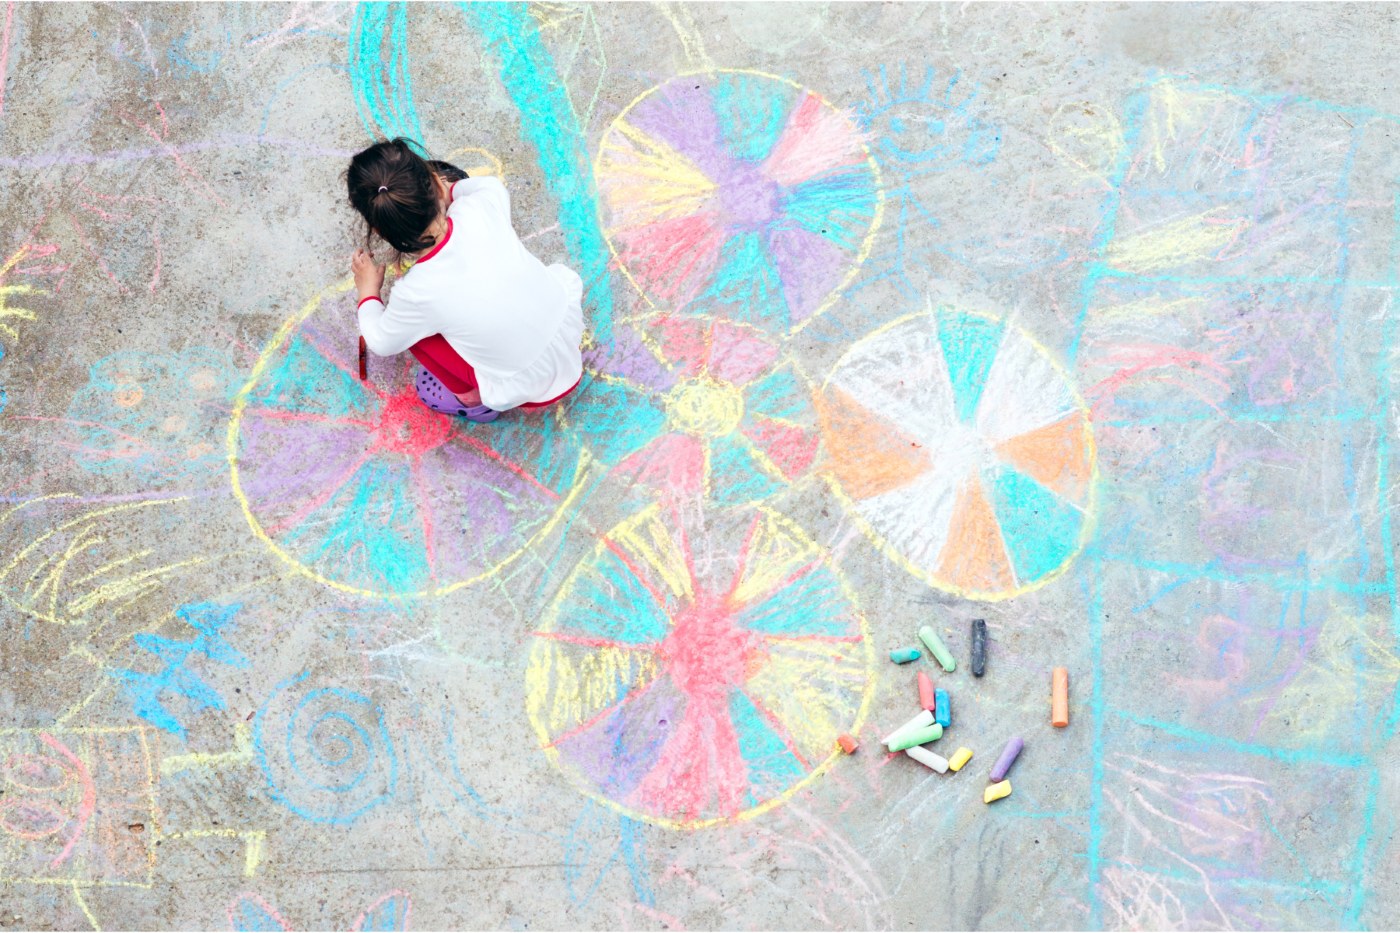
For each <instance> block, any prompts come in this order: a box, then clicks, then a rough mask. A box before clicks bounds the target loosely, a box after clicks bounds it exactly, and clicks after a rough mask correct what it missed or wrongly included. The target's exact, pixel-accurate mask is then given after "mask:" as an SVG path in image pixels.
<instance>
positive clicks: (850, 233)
mask: <svg viewBox="0 0 1400 933" xmlns="http://www.w3.org/2000/svg"><path fill="white" fill-rule="evenodd" d="M594 171H595V174H596V177H597V179H598V188H599V192H600V194H601V198H602V201H601V207H602V210H603V217H604V224H605V232H606V235H607V237H608V245H609V247H610V248H611V249H612V251H613V255H614V257H615V258H616V260H617V262H618V264H619V267H620V268H621V269H622V271H623V272H624V274H626V275H627V277H628V279H629V280H630V281H631V282H632V284H633V285H634V286H636V288H637V289H638V291H639V292H640V293H641V294H642V296H643V297H644V298H645V299H646V301H647V303H648V305H650V306H651V307H653V308H659V309H661V310H666V311H673V312H674V311H680V310H683V309H687V308H691V307H693V308H695V309H696V310H699V311H702V312H705V313H711V314H715V315H717V316H721V317H725V318H730V319H733V320H736V321H741V322H744V323H749V324H754V325H759V326H762V327H764V328H765V329H768V330H770V331H771V332H773V333H778V334H783V333H787V332H789V331H790V330H796V329H799V328H801V327H802V326H803V325H804V324H805V323H806V322H807V321H809V320H811V318H812V317H813V316H814V315H816V314H819V313H821V312H822V311H824V310H826V308H828V307H830V305H831V304H832V302H834V301H835V300H836V297H837V295H838V294H839V293H840V291H841V289H842V288H843V287H844V286H845V285H846V283H848V282H849V281H850V280H851V278H852V277H853V276H854V275H855V273H856V271H857V269H858V268H859V266H860V264H861V263H862V262H864V261H865V258H866V256H867V255H868V254H869V252H870V245H871V242H872V239H873V237H874V234H875V231H876V229H877V228H878V227H879V225H880V218H881V215H882V213H883V210H884V199H883V194H882V191H881V188H880V173H879V169H878V168H877V166H876V164H875V161H874V160H873V159H872V158H871V156H870V153H869V151H868V150H867V148H866V146H865V143H864V137H863V135H862V133H861V131H860V130H859V129H858V127H857V126H856V123H855V121H854V119H853V118H852V116H851V115H850V114H848V113H846V112H843V111H840V110H837V109H836V108H835V107H833V106H832V105H831V104H829V103H828V102H827V101H825V100H824V99H822V98H821V97H820V96H818V95H817V94H816V93H815V92H813V91H810V90H807V89H806V88H803V87H802V86H800V85H798V84H795V83H793V82H791V81H788V80H786V79H784V78H780V77H777V76H775V75H768V74H763V73H761V72H750V71H708V72H698V73H696V74H691V75H683V76H681V77H678V78H674V79H672V80H671V81H668V82H667V83H665V84H663V85H660V86H659V87H655V88H652V89H651V90H649V91H647V92H645V93H644V94H642V95H641V96H639V97H638V98H637V99H636V100H634V101H633V102H632V103H631V104H629V105H628V106H627V108H626V109H625V110H623V112H622V113H621V114H620V115H619V116H618V118H617V119H616V120H615V121H614V122H613V124H612V125H611V126H610V127H609V128H608V130H607V131H606V132H605V133H604V134H603V138H602V140H601V142H600V143H599V149H598V159H597V165H596V167H595V170H594Z"/></svg>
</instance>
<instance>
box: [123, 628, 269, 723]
mask: <svg viewBox="0 0 1400 933" xmlns="http://www.w3.org/2000/svg"><path fill="white" fill-rule="evenodd" d="M242 608H243V607H242V606H241V605H234V606H216V605H213V604H212V603H199V604H197V605H189V606H181V607H180V608H179V609H178V610H176V613H175V614H176V616H178V617H179V618H180V619H181V620H183V621H184V622H185V623H186V624H188V625H189V626H190V627H191V628H193V629H194V630H195V632H196V633H197V634H196V635H195V637H194V638H192V639H189V640H188V641H175V640H173V639H169V638H161V637H160V636H158V635H152V634H150V633H149V632H138V633H137V634H136V636H135V641H136V644H137V646H138V647H140V648H142V649H143V650H145V651H149V652H150V653H151V654H153V655H155V656H156V657H157V658H159V659H160V660H161V661H162V662H163V663H164V665H165V666H164V668H163V669H162V670H161V671H160V673H158V674H143V673H140V672H138V671H133V670H128V669H125V668H118V667H109V668H107V673H108V675H110V676H111V677H113V678H115V679H116V680H117V681H118V682H119V683H120V684H121V685H122V689H123V690H124V691H125V692H126V695H127V697H128V698H130V700H131V706H132V709H133V710H134V711H135V712H136V715H138V716H140V717H141V718H142V719H144V720H146V721H147V722H149V723H151V724H152V725H154V726H159V727H160V728H162V729H164V730H165V731H167V732H173V733H174V734H175V735H178V736H179V737H180V738H182V739H183V738H186V737H187V733H186V729H185V725H184V723H182V722H181V721H180V720H179V719H178V718H176V716H175V714H174V713H172V712H171V711H170V710H169V709H168V708H167V707H166V706H165V704H166V702H168V701H167V700H165V699H162V697H163V696H164V695H166V694H173V695H174V696H175V697H180V698H182V699H183V700H184V701H185V703H184V707H185V709H186V711H187V715H189V716H195V715H198V714H199V712H200V711H202V710H205V709H210V708H212V709H218V710H222V709H227V708H228V707H227V706H226V705H225V703H224V700H223V697H221V696H219V694H218V692H217V691H215V690H214V689H213V688H212V687H210V686H209V685H208V684H206V683H205V682H204V681H203V680H201V679H200V678H199V675H198V674H195V673H194V672H193V671H191V670H190V669H188V668H187V667H185V662H186V661H188V660H189V659H190V656H191V655H195V654H202V655H204V656H205V657H206V658H208V659H209V660H210V661H214V662H216V663H219V664H229V665H232V666H234V667H242V668H246V667H247V666H248V659H247V658H245V657H243V655H242V654H240V653H239V652H237V651H235V650H234V649H233V647H232V646H230V645H229V643H228V642H227V641H226V640H225V638H224V629H226V628H228V627H230V626H231V625H232V624H233V618H234V616H236V615H237V614H238V610H240V609H242Z"/></svg>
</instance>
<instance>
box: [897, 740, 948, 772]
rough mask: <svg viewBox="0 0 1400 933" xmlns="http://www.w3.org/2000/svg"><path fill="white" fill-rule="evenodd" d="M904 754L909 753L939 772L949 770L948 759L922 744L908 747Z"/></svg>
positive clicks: (920, 762) (916, 759)
mask: <svg viewBox="0 0 1400 933" xmlns="http://www.w3.org/2000/svg"><path fill="white" fill-rule="evenodd" d="M904 754H906V755H908V756H909V757H910V758H912V759H914V760H915V761H917V762H918V763H919V764H921V765H925V766H927V767H930V768H932V769H933V770H935V771H937V772H938V773H939V774H945V773H947V771H948V759H947V758H944V757H943V756H941V755H935V754H934V753H933V752H931V751H929V750H928V749H926V748H924V747H923V746H922V745H915V746H914V747H913V748H906V749H905V750H904Z"/></svg>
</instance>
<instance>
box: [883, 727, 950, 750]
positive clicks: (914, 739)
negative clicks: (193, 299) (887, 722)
mask: <svg viewBox="0 0 1400 933" xmlns="http://www.w3.org/2000/svg"><path fill="white" fill-rule="evenodd" d="M941 738H943V727H942V726H940V725H939V724H938V723H934V724H933V725H931V726H924V727H923V728H922V729H915V730H914V731H912V732H905V733H902V734H900V735H897V736H895V738H894V741H893V742H891V743H890V744H889V745H888V746H887V747H888V748H889V750H890V751H892V752H902V751H904V750H905V749H906V748H913V747H914V746H915V745H923V744H924V743H925V742H937V741H938V740H939V739H941Z"/></svg>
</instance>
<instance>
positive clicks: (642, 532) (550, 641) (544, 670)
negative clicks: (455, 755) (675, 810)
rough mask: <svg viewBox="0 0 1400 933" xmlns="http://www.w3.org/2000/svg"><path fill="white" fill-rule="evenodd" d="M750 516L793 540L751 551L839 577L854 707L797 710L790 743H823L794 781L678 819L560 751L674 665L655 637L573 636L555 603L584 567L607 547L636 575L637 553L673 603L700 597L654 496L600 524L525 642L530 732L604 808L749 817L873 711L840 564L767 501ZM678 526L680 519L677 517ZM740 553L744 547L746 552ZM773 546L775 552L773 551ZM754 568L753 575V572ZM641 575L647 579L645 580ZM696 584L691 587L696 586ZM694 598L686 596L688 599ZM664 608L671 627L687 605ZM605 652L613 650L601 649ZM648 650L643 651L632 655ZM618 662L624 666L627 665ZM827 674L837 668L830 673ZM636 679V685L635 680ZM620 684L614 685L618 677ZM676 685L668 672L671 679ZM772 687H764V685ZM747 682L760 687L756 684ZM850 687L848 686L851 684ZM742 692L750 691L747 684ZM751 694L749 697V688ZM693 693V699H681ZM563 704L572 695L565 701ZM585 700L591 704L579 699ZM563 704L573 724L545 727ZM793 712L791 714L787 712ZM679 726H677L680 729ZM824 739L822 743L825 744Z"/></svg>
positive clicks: (867, 638)
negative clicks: (629, 640) (600, 781)
mask: <svg viewBox="0 0 1400 933" xmlns="http://www.w3.org/2000/svg"><path fill="white" fill-rule="evenodd" d="M752 508H753V513H754V525H753V528H754V529H757V528H758V527H759V524H760V523H764V527H765V529H767V530H766V532H765V533H766V534H770V535H773V536H775V537H776V536H777V535H785V536H787V537H788V541H789V542H790V543H792V544H794V545H796V546H797V547H798V548H799V550H798V551H796V552H788V553H786V554H784V553H782V551H781V549H774V551H773V552H771V553H770V554H768V555H767V556H764V555H763V553H762V552H763V551H764V547H763V545H762V544H754V551H755V552H758V554H759V559H760V560H762V559H769V560H774V559H776V560H778V561H782V560H788V561H795V560H796V558H795V557H794V554H796V555H800V556H802V557H803V559H805V558H806V557H808V556H810V557H811V561H810V566H817V565H819V567H820V569H822V570H825V571H827V572H829V574H830V577H831V578H832V579H834V580H835V581H836V584H837V589H836V593H837V594H838V595H839V597H840V598H841V599H842V600H844V606H845V609H844V611H845V612H847V613H849V615H850V617H851V618H853V619H854V621H855V622H856V624H857V626H858V628H859V633H860V634H859V636H858V639H857V638H855V637H848V638H844V639H838V640H839V641H841V642H844V643H847V644H852V643H854V642H856V641H858V642H859V644H858V648H857V647H855V646H854V645H853V648H852V651H851V652H850V663H859V664H860V666H861V675H862V676H863V678H864V683H863V685H862V687H861V689H860V691H859V703H858V705H856V707H855V710H854V712H853V713H852V714H851V715H850V719H849V721H848V722H846V721H843V722H841V723H840V724H839V725H833V724H832V723H830V722H827V723H825V724H822V723H820V722H818V720H819V719H820V715H821V713H822V712H824V710H810V709H809V712H810V713H811V715H809V716H807V717H803V718H802V719H801V720H800V726H806V727H809V728H812V729H814V730H817V734H816V735H813V736H806V737H800V738H799V737H798V735H797V734H796V733H795V732H791V733H790V735H791V743H792V744H791V745H790V746H789V749H790V750H791V747H792V746H795V745H796V744H797V743H798V742H799V741H807V742H808V743H809V744H808V747H809V748H812V747H818V748H821V751H822V752H823V753H824V755H823V757H821V758H820V759H819V760H815V759H814V762H815V763H814V764H813V765H812V766H811V770H810V771H809V772H808V773H807V774H805V775H804V776H803V777H801V778H800V779H797V780H795V781H794V782H793V783H792V784H791V785H789V786H787V787H785V788H784V789H783V790H782V791H781V792H779V793H777V794H775V795H773V796H772V797H769V798H767V799H765V800H762V801H760V802H758V803H757V804H755V805H754V806H751V807H747V808H745V809H742V810H739V811H737V812H734V813H732V814H729V815H719V816H706V817H701V818H694V819H677V818H674V817H671V816H665V815H659V814H657V813H651V812H646V811H643V810H639V809H636V808H635V807H633V806H628V805H626V804H624V803H621V802H619V801H617V800H614V799H613V798H611V797H609V796H607V795H606V794H605V793H602V792H601V791H600V789H599V788H598V787H597V786H595V785H594V784H593V783H591V782H590V781H589V780H588V779H587V778H586V777H585V776H584V775H583V774H582V773H581V772H580V771H579V769H578V767H577V766H575V765H573V764H571V763H570V762H568V761H565V760H564V759H563V756H561V753H560V750H559V748H558V747H557V743H558V742H560V741H563V740H566V739H568V738H569V737H571V736H573V735H576V734H579V733H582V732H584V731H586V730H587V729H588V728H590V727H591V726H592V725H595V724H599V723H600V722H601V720H602V718H603V717H604V716H605V715H606V714H608V713H610V712H612V711H616V710H621V709H622V707H623V706H625V705H626V704H627V703H628V702H630V700H629V699H628V692H629V691H630V690H632V689H638V690H641V691H643V692H645V690H647V689H648V688H649V687H650V686H652V685H653V684H654V683H656V682H657V681H658V680H660V679H661V678H663V677H669V676H670V671H671V668H670V667H669V666H668V665H669V662H668V661H667V660H666V658H665V657H664V656H662V655H661V654H660V651H661V650H662V647H663V641H656V642H652V643H650V645H645V646H644V645H638V644H624V645H621V646H619V647H616V648H613V647H609V646H607V645H604V644H602V642H603V641H605V640H599V639H591V640H590V639H587V638H586V637H585V638H579V637H576V636H574V635H573V634H572V633H570V632H567V631H564V632H561V631H560V629H561V620H562V616H561V614H562V612H563V611H564V609H565V604H566V603H567V602H568V601H569V600H570V599H571V598H572V597H573V595H574V593H575V591H576V589H577V588H578V587H579V586H580V585H581V584H584V583H585V581H583V580H582V579H581V577H582V575H584V574H589V573H594V572H596V569H597V566H598V564H599V562H600V561H601V560H611V559H612V557H613V556H616V557H618V558H620V560H621V562H622V564H625V565H626V566H627V567H629V568H630V569H631V572H633V573H636V574H638V577H637V579H638V580H641V579H642V576H641V574H640V572H639V571H638V570H637V566H636V563H635V562H636V561H641V562H643V563H644V564H645V565H646V566H647V567H648V571H647V573H646V577H647V579H649V580H651V581H653V582H654V584H655V585H656V586H658V587H659V588H660V589H661V590H662V591H664V593H666V594H669V596H668V598H669V599H673V600H674V602H675V603H676V604H677V605H678V606H687V605H691V604H693V603H696V602H700V600H699V599H698V598H697V597H696V595H695V593H694V592H693V590H692V586H693V584H694V582H695V581H694V580H693V578H692V577H691V575H690V573H689V569H688V556H684V555H682V554H681V553H678V551H686V549H687V544H686V542H685V535H684V532H683V531H682V534H681V541H680V542H679V543H677V542H676V541H675V539H674V536H669V535H668V534H667V529H666V528H662V529H661V533H660V534H658V529H657V526H659V525H662V524H663V523H662V522H661V518H660V513H661V512H662V511H663V505H662V504H661V503H655V504H653V505H651V506H649V507H647V508H646V509H643V510H642V511H641V512H639V513H637V514H635V515H633V516H631V517H629V518H626V519H624V520H622V521H621V522H619V523H618V524H617V525H615V526H614V527H613V528H612V529H610V530H609V531H608V532H607V533H606V534H603V535H600V536H599V540H598V543H597V544H596V545H595V546H594V549H593V551H592V553H591V554H590V555H589V556H588V557H585V558H584V559H583V560H582V561H580V562H579V564H578V565H577V566H576V567H575V568H574V570H573V571H572V572H571V573H570V575H569V577H568V578H567V579H566V580H565V581H564V584H563V585H562V586H561V587H560V588H559V592H558V593H557V594H556V595H555V597H554V599H553V600H551V602H550V604H549V606H548V607H547V608H546V609H545V612H544V614H543V618H542V621H541V625H540V628H539V629H538V630H536V632H535V633H534V634H535V644H534V646H533V647H532V648H531V652H530V660H529V665H528V668H527V670H526V706H527V714H528V716H529V719H530V723H531V725H532V726H533V727H534V730H535V734H536V736H537V737H538V739H539V742H540V746H541V750H542V751H543V752H544V753H545V755H546V757H548V758H549V761H550V762H551V763H552V764H553V765H554V766H555V767H556V768H558V769H559V770H560V771H561V772H562V773H563V774H564V775H565V776H566V777H567V778H568V780H569V781H570V782H571V783H572V784H573V785H574V786H575V787H576V788H578V790H579V792H580V793H582V794H584V795H585V796H587V797H589V798H591V799H593V800H596V801H597V802H598V803H601V804H603V805H604V806H606V807H608V808H609V809H611V810H613V811H615V812H617V813H620V814H622V815H623V816H626V817H629V818H631V819H635V820H641V821H644V822H647V823H651V824H652V825H655V826H660V827H663V828H665V829H686V830H691V829H704V828H706V827H710V826H719V825H726V824H731V823H736V822H742V821H745V820H750V819H753V818H754V817H756V816H759V815H761V814H764V813H767V812H768V811H769V810H772V809H773V808H775V807H778V806H781V805H782V804H784V803H786V802H787V801H789V800H791V799H792V797H793V796H794V795H795V794H797V793H798V792H799V791H801V790H803V789H805V788H807V787H810V786H811V785H812V783H813V782H814V781H816V780H817V779H818V778H820V777H821V776H822V775H824V774H826V773H827V772H828V771H829V770H831V767H832V766H833V765H834V764H835V762H836V761H837V759H839V758H843V757H845V754H844V753H843V752H842V751H841V749H840V747H839V746H838V745H837V744H836V738H837V736H838V735H839V734H840V733H842V732H849V733H853V734H854V733H856V732H859V730H860V728H861V726H862V725H864V723H865V719H866V716H867V715H869V712H870V704H871V701H872V699H873V698H874V695H875V688H876V685H877V681H878V679H879V678H878V674H877V665H878V660H877V657H876V652H875V645H874V642H873V639H872V638H871V634H870V626H869V623H868V622H867V621H866V618H865V614H864V613H863V612H861V611H860V607H859V600H858V598H857V596H856V593H855V591H854V589H852V587H851V585H850V584H849V583H848V582H847V580H846V579H845V577H844V576H843V575H842V574H841V572H840V571H839V570H838V569H837V568H836V567H835V566H834V564H833V563H832V561H831V555H830V553H829V551H828V550H827V549H826V548H824V547H822V546H821V545H819V544H817V543H816V542H815V541H813V540H812V538H811V537H810V536H809V535H808V534H807V533H806V532H805V531H803V530H802V528H801V527H800V526H799V525H797V523H795V522H793V521H792V520H791V519H788V518H786V517H785V516H783V515H781V514H779V513H778V512H776V511H774V510H772V509H769V508H767V507H765V506H753V507H752ZM678 527H679V526H678ZM753 541H754V532H753V531H751V532H750V537H749V539H748V540H747V541H746V547H747V546H748V544H749V543H750V542H753ZM746 553H747V552H746ZM774 554H777V555H778V556H777V557H776V558H774V556H773V555H774ZM746 572H747V570H746V569H741V571H740V576H742V575H743V574H744V573H746ZM755 576H758V574H757V573H756V574H755ZM793 583H794V581H793V580H791V579H783V578H779V579H778V580H777V581H776V582H775V583H774V585H773V587H772V588H771V589H766V590H761V591H760V592H761V593H763V594H764V600H765V601H766V600H769V599H772V598H773V596H774V595H776V594H778V593H783V592H787V591H788V588H789V587H790V586H791V585H793ZM644 585H647V586H650V585H651V584H646V583H645V582H644ZM696 589H698V587H696ZM744 595H745V591H744V588H743V585H742V583H740V581H739V580H738V579H736V581H735V587H734V589H733V590H731V592H730V594H729V596H728V597H726V598H727V599H731V598H733V599H734V600H735V602H734V603H730V602H726V603H725V610H726V611H731V610H732V611H733V612H735V613H738V612H739V608H738V605H739V604H738V598H739V597H743V596H744ZM688 600H690V601H692V602H691V603H688V602H687V601H688ZM662 614H664V615H665V616H666V624H667V625H668V626H669V627H670V628H669V629H668V631H670V632H674V631H675V630H676V628H677V624H676V623H677V617H678V616H679V617H684V616H685V614H686V612H685V611H677V610H673V609H671V608H667V609H663V610H662ZM766 637H767V638H768V639H769V640H772V641H784V640H786V641H804V640H806V639H808V638H812V639H820V638H821V636H816V635H791V636H782V635H773V636H766ZM569 643H572V644H573V645H574V646H576V647H577V646H580V645H581V646H582V647H583V648H584V649H587V650H591V651H593V654H591V655H589V656H587V657H586V658H585V660H584V662H583V668H582V669H581V671H580V670H579V669H576V668H575V667H574V666H573V665H572V662H571V661H569V660H568V659H567V658H566V656H565V654H564V653H563V652H562V651H561V650H560V649H558V648H557V646H558V645H560V644H569ZM609 652H612V656H608V653H609ZM644 654H650V655H651V656H650V657H636V656H639V655H644ZM808 663H809V664H812V665H816V664H818V663H819V662H818V661H815V660H812V661H809V662H808ZM834 665H835V662H830V663H829V666H834ZM624 668H625V672H624ZM762 670H763V668H757V669H755V670H754V671H753V672H750V669H749V668H748V667H747V666H746V667H745V674H746V675H748V680H746V682H745V685H744V689H745V691H747V689H750V688H751V687H752V685H753V683H754V682H755V680H756V679H757V676H758V674H759V673H761V672H762ZM590 674H591V675H593V679H592V680H591V681H587V682H584V681H585V680H586V678H587V676H588V675H590ZM647 676H649V677H650V679H649V680H646V681H645V682H644V683H643V681H642V678H644V677H647ZM808 676H809V677H810V680H811V681H816V680H817V679H818V677H817V675H816V674H814V673H810V672H809V674H808ZM628 677H630V678H631V680H630V682H629V683H626V684H624V683H623V680H624V679H626V678H628ZM833 679H834V677H833ZM638 685H640V686H638ZM620 686H621V687H623V688H624V689H623V690H622V692H621V693H619V692H618V688H619V687H620ZM672 686H674V682H672ZM571 689H572V690H573V691H574V695H572V696H570V695H566V691H568V690H571ZM770 689H771V688H770ZM608 690H611V691H613V693H612V695H607V691H608ZM754 692H759V691H758V690H757V689H755V691H754ZM852 692H854V691H852ZM746 695H747V694H746ZM750 699H752V698H750ZM688 702H693V701H688ZM570 704H574V705H573V706H570ZM585 706H587V707H588V708H585ZM561 709H563V710H564V715H565V716H566V717H567V716H570V715H572V714H574V713H576V714H577V715H573V720H574V724H579V723H582V724H581V725H579V726H578V728H577V729H574V730H572V731H570V732H564V733H561V730H560V729H558V728H557V725H558V723H555V724H554V725H555V728H552V727H551V722H550V721H549V720H550V719H551V718H554V719H558V714H559V711H560V710H561ZM772 717H773V718H779V717H778V716H777V714H772ZM794 718H797V717H794ZM782 724H783V725H784V726H785V728H787V729H789V730H792V728H793V727H792V726H791V724H789V723H788V722H787V719H785V718H784V719H782ZM679 728H680V727H678V732H679ZM823 745H824V746H825V747H822V746H823Z"/></svg>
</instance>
